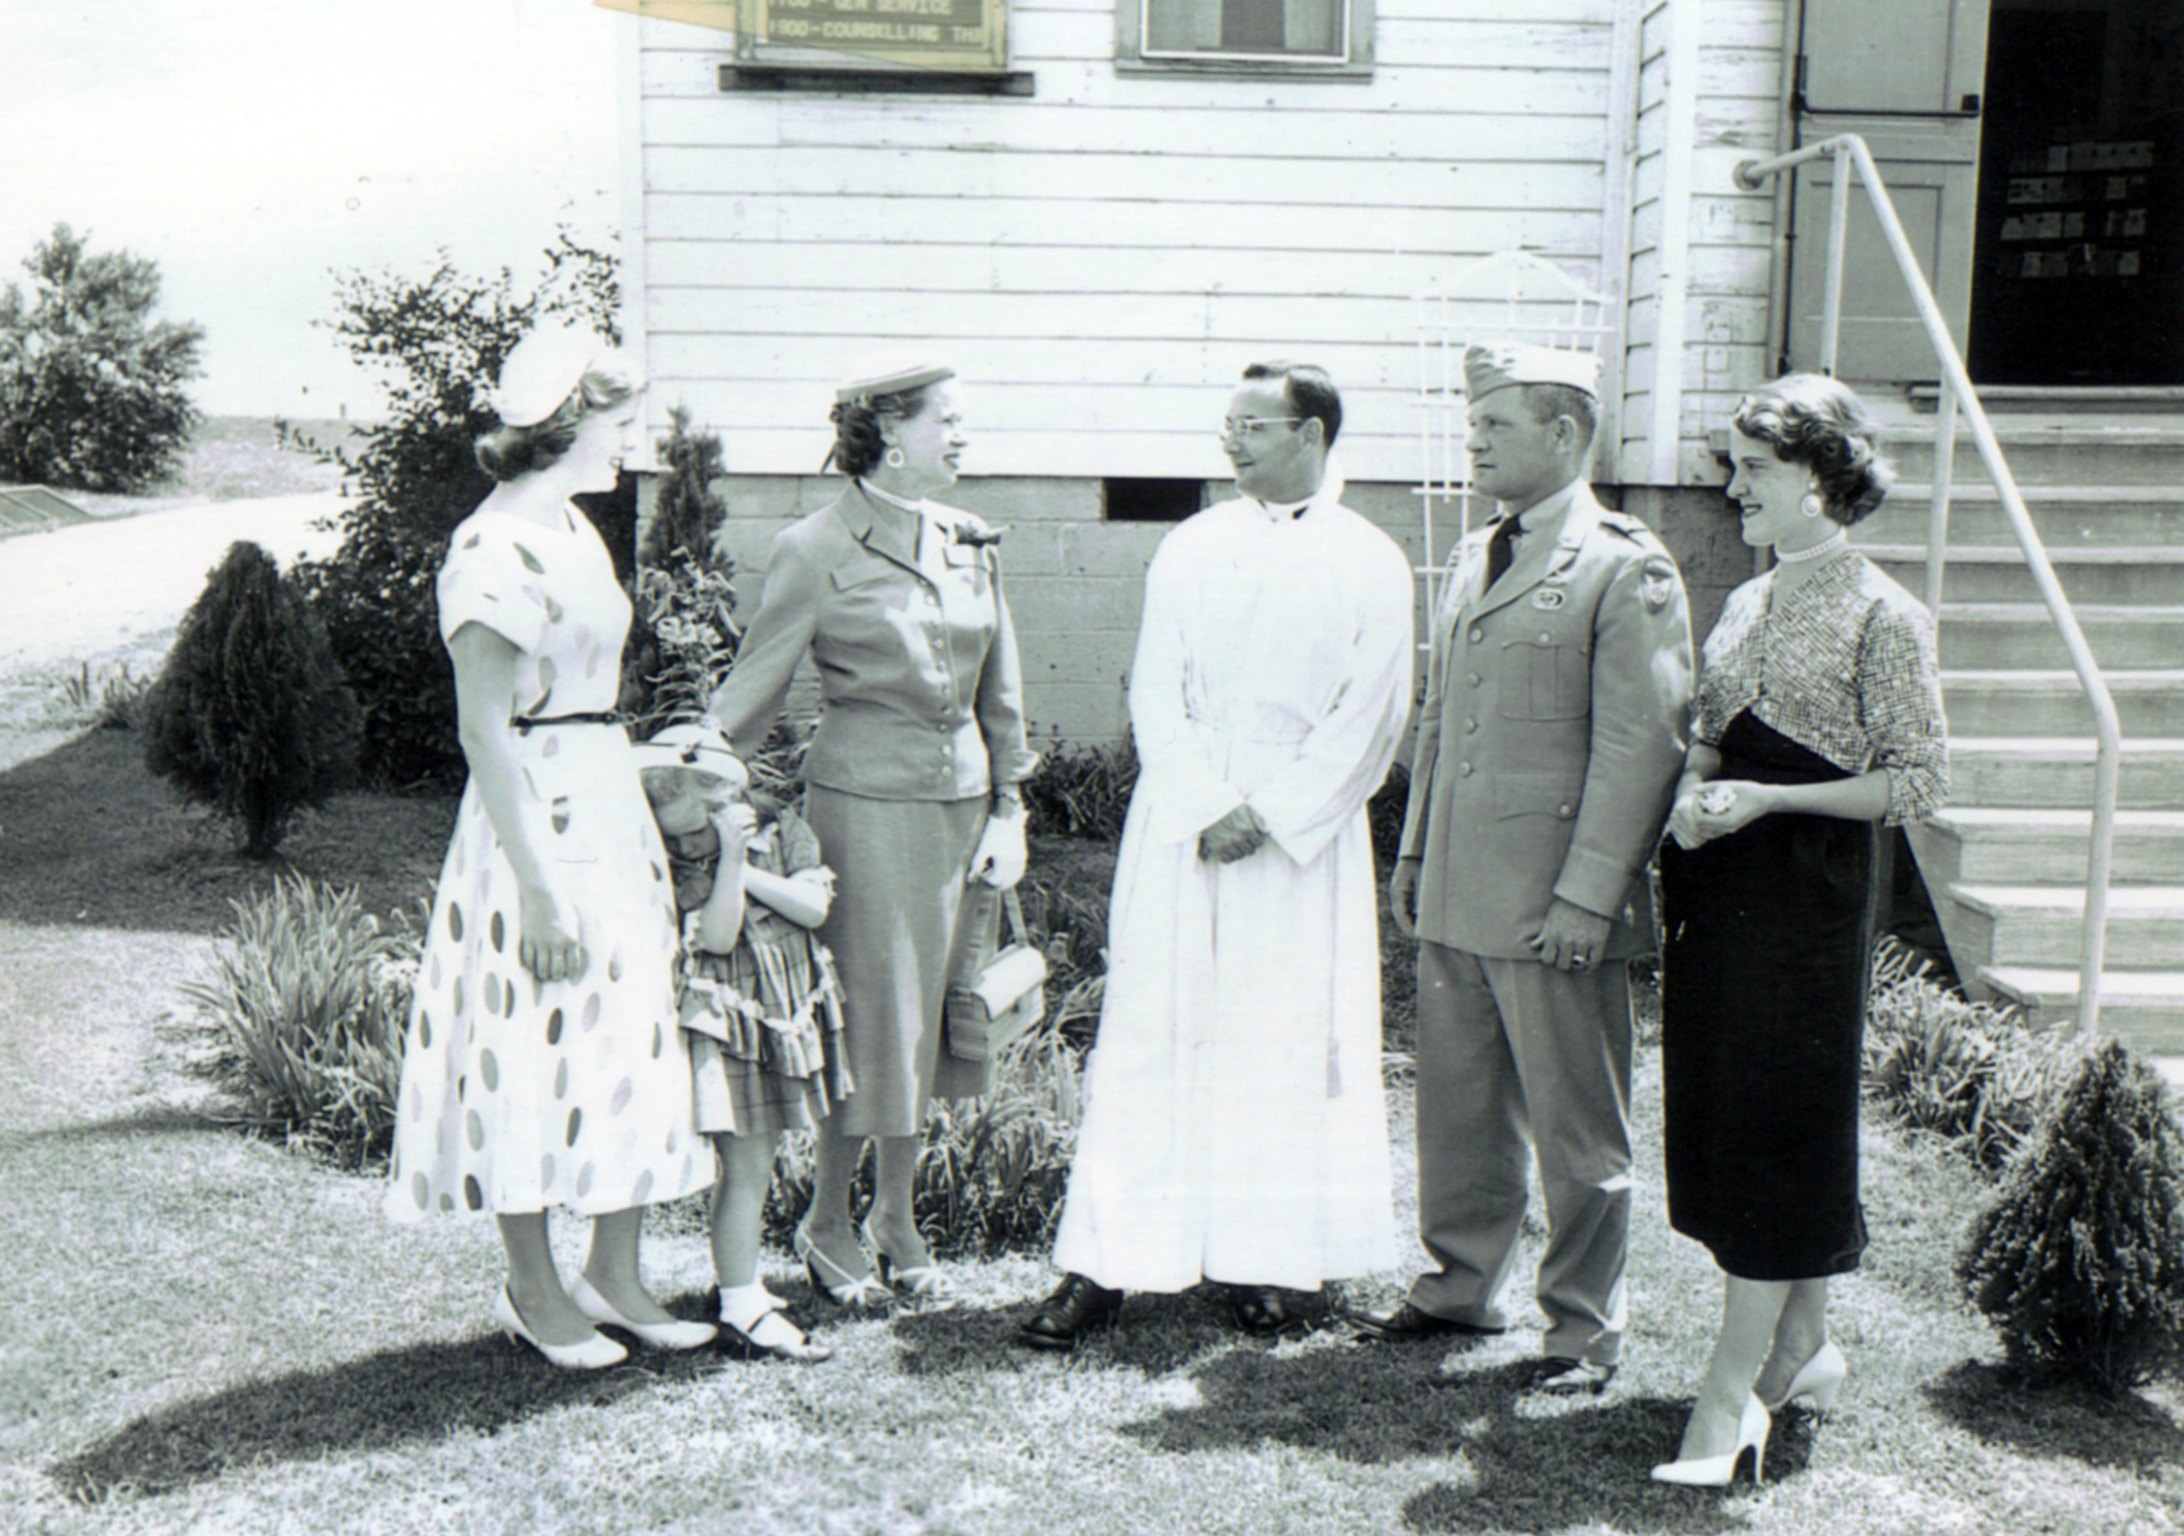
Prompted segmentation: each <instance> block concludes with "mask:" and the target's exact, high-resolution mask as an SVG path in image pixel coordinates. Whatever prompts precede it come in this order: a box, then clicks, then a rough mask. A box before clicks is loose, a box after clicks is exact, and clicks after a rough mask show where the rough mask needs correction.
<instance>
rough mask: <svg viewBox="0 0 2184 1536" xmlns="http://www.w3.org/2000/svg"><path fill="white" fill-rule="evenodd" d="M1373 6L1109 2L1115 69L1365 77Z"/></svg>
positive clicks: (1344, 0) (1356, 2)
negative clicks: (1113, 7)
mask: <svg viewBox="0 0 2184 1536" xmlns="http://www.w3.org/2000/svg"><path fill="white" fill-rule="evenodd" d="M1372 6H1373V0H1116V29H1117V34H1118V35H1117V44H1118V46H1117V49H1116V63H1117V65H1118V67H1119V68H1121V69H1123V70H1125V71H1130V70H1133V69H1135V70H1137V71H1142V72H1145V73H1160V72H1163V71H1166V72H1178V71H1182V72H1192V73H1221V74H1270V73H1271V74H1285V75H1308V74H1318V75H1331V76H1336V77H1343V78H1355V77H1359V76H1369V75H1370V73H1371V70H1372Z"/></svg>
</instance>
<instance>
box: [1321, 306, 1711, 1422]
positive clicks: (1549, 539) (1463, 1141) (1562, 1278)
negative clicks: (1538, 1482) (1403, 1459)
mask: <svg viewBox="0 0 2184 1536" xmlns="http://www.w3.org/2000/svg"><path fill="white" fill-rule="evenodd" d="M1598 367H1599V365H1598V360H1597V359H1596V358H1594V357H1593V356H1591V355H1590V354H1586V353H1574V352H1568V351H1556V350H1550V349H1547V348H1543V347H1525V346H1514V345H1504V346H1498V347H1480V346H1474V347H1472V348H1470V349H1469V350H1468V351H1467V352H1466V353H1465V356H1464V386H1465V393H1466V395H1467V396H1468V397H1469V400H1470V422H1471V437H1470V443H1469V446H1468V451H1469V453H1470V454H1471V461H1472V484H1473V486H1474V487H1475V488H1476V489H1478V490H1480V491H1483V492H1485V493H1486V494H1488V495H1491V496H1493V497H1494V498H1495V499H1496V500H1498V501H1499V502H1500V503H1501V504H1502V515H1501V517H1500V518H1499V519H1497V520H1496V521H1495V522H1493V523H1492V524H1490V525H1488V526H1487V527H1484V528H1481V529H1479V530H1477V531H1476V532H1474V533H1473V534H1472V535H1471V536H1470V537H1469V538H1467V539H1466V540H1465V541H1464V542H1463V544H1462V546H1461V548H1460V549H1459V551H1458V553H1457V556H1456V559H1455V560H1454V561H1453V562H1452V563H1451V567H1450V571H1449V578H1448V587H1447V588H1446V590H1445V593H1444V596H1443V600H1442V602H1441V605H1440V613H1439V615H1438V618H1437V621H1436V623H1435V626H1434V637H1433V652H1432V659H1431V663H1430V670H1429V673H1428V676H1427V684H1426V698H1425V701H1424V704H1423V706H1422V707H1421V709H1420V712H1419V725H1418V742H1417V748H1416V751H1415V752H1414V754H1413V758H1412V763H1411V781H1410V807H1409V811H1408V814H1407V815H1406V817H1405V820H1404V826H1403V843H1402V852H1401V857H1400V858H1399V859H1398V861H1397V863H1396V867H1395V873H1394V876H1393V878H1392V880H1391V881H1390V889H1389V894H1390V897H1391V898H1392V901H1393V905H1394V909H1395V914H1396V921H1397V922H1398V924H1400V925H1402V926H1403V927H1404V929H1405V930H1406V932H1409V933H1411V935H1412V936H1413V937H1415V938H1416V939H1417V940H1418V1088H1417V1095H1418V1113H1417V1118H1418V1208H1419V1230H1420V1236H1421V1237H1422V1238H1423V1240H1424V1242H1425V1246H1426V1251H1427V1252H1428V1253H1429V1254H1430V1255H1432V1257H1433V1258H1434V1260H1435V1261H1436V1262H1437V1263H1438V1264H1439V1266H1440V1268H1439V1270H1438V1271H1437V1272H1435V1273H1431V1274H1425V1275H1421V1276H1420V1277H1419V1278H1418V1279H1417V1280H1416V1281H1415V1282H1413V1284H1412V1286H1411V1288H1410V1294H1409V1297H1408V1298H1407V1299H1406V1300H1405V1301H1403V1302H1402V1303H1401V1304H1400V1305H1398V1306H1396V1307H1394V1308H1392V1309H1390V1310H1388V1311H1385V1312H1374V1313H1360V1314H1358V1315H1357V1321H1359V1322H1360V1323H1361V1324H1363V1325H1364V1326H1365V1327H1366V1328H1367V1329H1368V1331H1370V1332H1371V1333H1374V1334H1377V1335H1379V1336H1381V1337H1385V1338H1409V1337H1421V1336H1426V1335H1438V1334H1490V1333H1499V1332H1501V1331H1502V1330H1503V1329H1504V1328H1505V1327H1506V1326H1507V1323H1508V1312H1507V1302H1508V1291H1509V1285H1510V1278H1511V1275H1510V1272H1511V1270H1512V1268H1513V1267H1514V1263H1515V1259H1516V1249H1517V1234H1518V1229H1519V1228H1520V1226H1521V1225H1522V1223H1523V1219H1524V1207H1525V1156H1526V1150H1527V1143H1530V1144H1531V1145H1532V1146H1534V1147H1536V1149H1537V1155H1538V1158H1539V1164H1540V1175H1541V1182H1542V1184H1543V1186H1544V1189H1545V1193H1546V1198H1547V1217H1548V1226H1549V1234H1550V1235H1549V1238H1548V1243H1547V1251H1546V1253H1545V1255H1544V1256H1543V1257H1542V1258H1541V1261H1540V1266H1539V1281H1538V1290H1537V1294H1538V1298H1539V1303H1540V1306H1541V1308H1542V1309H1543V1310H1544V1311H1545V1312H1546V1314H1547V1318H1548V1329H1547V1334H1546V1338H1545V1341H1544V1349H1543V1354H1544V1357H1545V1358H1544V1360H1543V1362H1542V1367H1541V1371H1540V1377H1539V1381H1538V1385H1539V1386H1540V1387H1542V1388H1544V1389H1546V1390H1550V1391H1589V1392H1598V1391H1600V1390H1602V1389H1603V1388H1604V1387H1605V1386H1606V1385H1607V1383H1608V1380H1609V1379H1610V1378H1611V1377H1612V1376H1613V1375H1614V1374H1615V1367H1616V1363H1617V1360H1618V1358H1619V1356H1620V1354H1621V1350H1622V1342H1623V1332H1624V1327H1625V1306H1624V1283H1623V1270H1624V1262H1625V1255H1626V1251H1627V1247H1628V1234H1629V1225H1630V1201H1631V1196H1630V1162H1631V1159H1630V1126H1629V1120H1628V1115H1627V1106H1628V1103H1629V1097H1630V1066H1631V1033H1632V1031H1631V1013H1630V991H1629V979H1628V975H1627V969H1626V967H1625V964H1624V961H1625V960H1626V959H1627V957H1629V956H1630V955H1632V954H1634V953H1636V952H1638V951H1639V950H1640V949H1642V948H1643V947H1645V945H1646V943H1647V942H1648V941H1650V938H1651V935H1650V934H1641V933H1639V932H1637V931H1636V926H1637V925H1636V924H1635V923H1634V921H1633V915H1632V912H1631V909H1630V905H1629V903H1630V898H1631V894H1632V890H1633V887H1634V885H1635V883H1636V881H1637V879H1638V875H1639V872H1640V871H1641V870H1642V869H1643V868H1644V866H1645V864H1646V861H1647V859H1648V858H1650V857H1651V855H1652V853H1653V848H1654V845H1655V843H1656V842H1657V841H1658V840H1659V838H1660V835H1661V826H1662V823H1663V821H1664V819H1665V818H1666V816H1667V813H1668V806H1669V800H1670V796H1671V792H1672V790H1673V789H1674V787H1675V782H1676V777H1677V774H1678V771H1679V770H1680V769H1681V767H1682V764H1683V753H1684V744H1685V729H1686V714H1687V711H1688V708H1689V705H1690V700H1691V621H1690V614H1689V612H1688V610H1687V608H1686V606H1685V601H1684V590H1683V579H1682V577H1681V576H1680V574H1679V573H1678V572H1677V569H1676V563H1675V561H1674V560H1673V559H1672V558H1671V557H1670V556H1669V553H1668V551H1667V550H1666V549H1665V548H1664V547H1663V546H1662V544H1661V542H1660V540H1659V539H1657V538H1656V537H1654V535H1653V533H1652V531H1651V530H1649V529H1648V528H1647V527H1646V526H1645V524H1644V523H1642V522H1640V521H1639V520H1638V519H1636V518H1634V517H1626V516H1624V515H1623V514H1621V513H1619V512H1610V511H1607V510H1605V509H1604V508H1602V507H1601V505H1600V504H1599V502H1598V501H1596V500H1595V499H1594V498H1593V494H1592V491H1591V488H1590V487H1588V486H1587V485H1586V484H1585V483H1584V480H1583V478H1582V477H1583V472H1584V467H1585V463H1586V459H1587V456H1588V455H1589V453H1590V451H1591V447H1592V438H1593V432H1594V429H1595V426H1596V423H1597V420H1598V405H1599V386H1598V383H1597V377H1598Z"/></svg>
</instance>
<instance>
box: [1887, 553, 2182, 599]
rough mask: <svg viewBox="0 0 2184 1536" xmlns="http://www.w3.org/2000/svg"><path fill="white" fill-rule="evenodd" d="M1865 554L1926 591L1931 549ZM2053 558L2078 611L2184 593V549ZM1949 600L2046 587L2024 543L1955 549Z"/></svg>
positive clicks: (1947, 581)
mask: <svg viewBox="0 0 2184 1536" xmlns="http://www.w3.org/2000/svg"><path fill="white" fill-rule="evenodd" d="M1858 547H1859V549H1860V550H1861V551H1862V552H1863V553H1864V555H1865V556H1866V558H1867V559H1869V560H1871V561H1872V562H1873V563H1874V564H1876V565H1878V566H1879V567H1880V568H1881V569H1882V570H1884V571H1886V572H1887V573H1888V574H1889V576H1890V577H1892V578H1893V579H1895V580H1896V581H1897V582H1899V583H1901V584H1902V585H1903V587H1904V588H1905V589H1906V590H1908V591H1910V592H1913V593H1923V592H1924V591H1925V590H1926V546H1925V545H1924V544H1916V545H1913V544H1866V543H1862V542H1861V543H1859V545H1858ZM2048 561H2049V563H2050V564H2051V565H2053V566H2054V567H2055V577H2056V580H2057V581H2059V582H2060V583H2061V584H2062V588H2063V595H2064V596H2065V597H2067V598H2069V599H2070V601H2071V603H2072V604H2073V605H2074V606H2075V605H2076V604H2079V603H2093V604H2100V605H2110V606H2144V607H2149V608H2159V607H2168V606H2171V605H2173V604H2174V603H2175V602H2176V601H2177V598H2178V596H2179V595H2184V548H2174V549H2165V548H2161V547H2159V546H2153V545H2141V546H2130V547H2123V546H2119V547H2117V548H2113V549H2108V548H2103V549H2051V550H2049V551H2048ZM1943 575H1944V579H1943V582H1942V588H1941V598H1942V601H1943V602H1945V603H2026V602H2038V601H2039V600H2040V589H2039V588H2038V587H2037V586H2036V585H2035V584H2034V583H2033V579H2032V572H2031V571H2030V570H2029V569H2028V568H2027V566H2026V564H2025V557H2024V554H2023V552H2022V551H2020V550H2019V549H2018V548H2017V546H2016V545H2014V544H2013V545H2010V546H2008V547H2007V548H2004V547H2002V546H2000V545H1971V546H1965V547H1951V548H1950V550H1949V551H1948V565H1947V568H1946V570H1945V571H1944V573H1943Z"/></svg>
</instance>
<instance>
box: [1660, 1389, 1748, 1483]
mask: <svg viewBox="0 0 2184 1536" xmlns="http://www.w3.org/2000/svg"><path fill="white" fill-rule="evenodd" d="M1773 1422H1774V1421H1773V1420H1771V1419H1770V1418H1768V1417H1767V1405H1766V1404H1765V1403H1763V1402H1761V1401H1760V1400H1759V1394H1757V1393H1756V1392H1753V1393H1746V1394H1745V1398H1744V1411H1743V1412H1742V1413H1740V1414H1738V1415H1737V1443H1736V1444H1735V1445H1733V1446H1731V1447H1730V1448H1729V1452H1728V1454H1727V1455H1724V1456H1694V1457H1692V1458H1691V1459H1690V1460H1689V1461H1669V1462H1663V1463H1662V1464H1661V1465H1660V1466H1657V1467H1655V1468H1654V1469H1653V1480H1654V1481H1655V1482H1657V1483H1677V1484H1680V1485H1681V1486H1683V1487H1686V1488H1726V1487H1728V1486H1729V1485H1730V1484H1731V1483H1733V1482H1735V1481H1736V1477H1737V1463H1738V1462H1739V1461H1740V1460H1742V1459H1743V1456H1744V1452H1745V1449H1746V1447H1750V1449H1751V1452H1752V1481H1753V1482H1755V1483H1763V1482H1765V1481H1766V1480H1767V1478H1766V1472H1765V1467H1766V1461H1767V1431H1768V1430H1769V1429H1770V1428H1771V1427H1773Z"/></svg>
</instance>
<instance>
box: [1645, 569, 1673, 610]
mask: <svg viewBox="0 0 2184 1536" xmlns="http://www.w3.org/2000/svg"><path fill="white" fill-rule="evenodd" d="M1638 596H1639V598H1640V600H1641V601H1643V602H1644V603H1645V605H1646V612H1648V613H1659V612H1660V611H1661V610H1662V609H1664V608H1666V607H1667V606H1668V605H1669V604H1670V603H1671V602H1672V601H1674V600H1675V596H1676V562H1675V561H1673V560H1671V559H1669V558H1668V556H1666V555H1649V556H1647V557H1646V565H1645V569H1644V570H1643V571H1641V572H1640V573H1639V577H1638Z"/></svg>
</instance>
